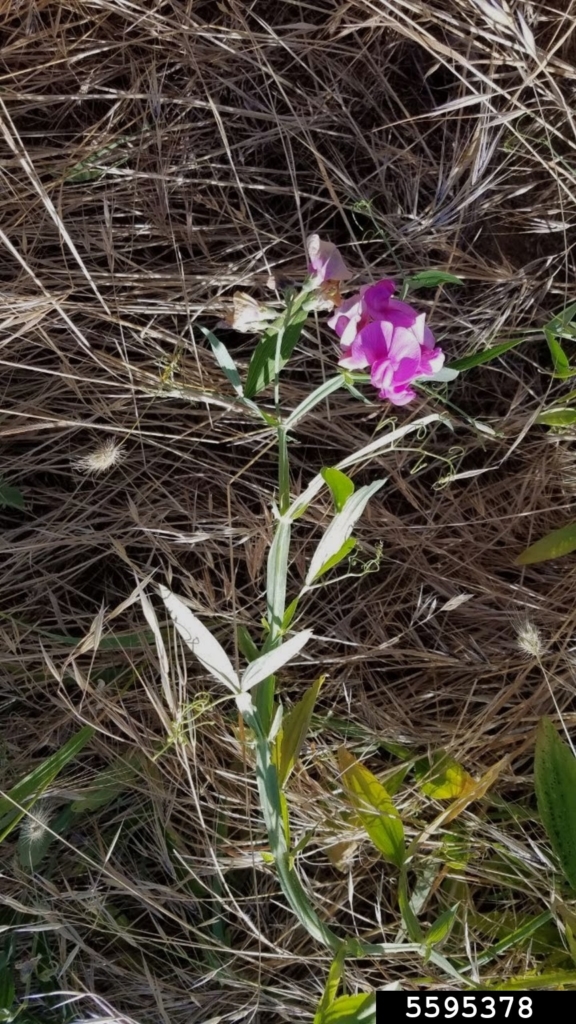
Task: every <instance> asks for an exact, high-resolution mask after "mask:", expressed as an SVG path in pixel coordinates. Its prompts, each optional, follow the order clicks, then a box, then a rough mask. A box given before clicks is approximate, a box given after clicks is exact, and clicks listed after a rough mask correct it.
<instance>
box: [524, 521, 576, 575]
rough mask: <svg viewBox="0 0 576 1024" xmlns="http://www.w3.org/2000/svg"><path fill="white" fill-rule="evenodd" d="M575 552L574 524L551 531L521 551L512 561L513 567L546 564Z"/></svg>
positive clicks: (575, 528) (575, 526) (575, 524)
mask: <svg viewBox="0 0 576 1024" xmlns="http://www.w3.org/2000/svg"><path fill="white" fill-rule="evenodd" d="M574 550H576V523H570V524H569V526H562V527H560V529H559V530H552V532H551V533H547V534H546V536H545V537H541V538H540V540H537V541H536V542H535V543H534V544H531V545H530V547H529V548H526V549H525V550H524V551H522V552H521V553H520V554H519V555H518V557H517V558H516V559H515V560H514V565H534V564H535V563H536V562H548V561H549V560H550V559H551V558H561V557H562V556H563V555H569V554H570V552H571V551H574Z"/></svg>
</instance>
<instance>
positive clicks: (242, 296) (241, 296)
mask: <svg viewBox="0 0 576 1024" xmlns="http://www.w3.org/2000/svg"><path fill="white" fill-rule="evenodd" d="M277 316H278V313H277V311H276V310H275V309H272V308H271V307H270V306H265V305H263V304H262V303H261V302H258V301H257V300H256V299H254V298H253V297H252V296H251V295H247V294H246V292H234V295H233V296H232V312H231V313H228V314H227V315H226V317H225V320H224V326H225V327H232V328H233V329H234V330H235V331H240V332H241V333H243V334H255V333H257V332H258V331H261V330H262V327H263V326H266V325H267V324H268V323H269V322H270V321H271V320H276V318H277Z"/></svg>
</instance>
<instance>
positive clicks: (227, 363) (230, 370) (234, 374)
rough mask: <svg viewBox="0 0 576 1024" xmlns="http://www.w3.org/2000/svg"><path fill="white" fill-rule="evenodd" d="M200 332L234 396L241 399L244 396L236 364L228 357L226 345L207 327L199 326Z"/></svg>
mask: <svg viewBox="0 0 576 1024" xmlns="http://www.w3.org/2000/svg"><path fill="white" fill-rule="evenodd" d="M200 330H201V331H202V334H203V335H204V337H205V338H206V339H207V341H209V342H210V347H211V349H212V351H213V353H214V356H215V358H216V362H217V363H218V366H219V367H220V369H221V370H222V372H223V373H224V375H225V376H226V377H227V379H228V380H229V381H230V384H231V385H232V387H233V388H234V391H235V392H236V394H237V395H239V396H240V398H242V397H243V396H244V389H243V387H242V381H241V379H240V374H239V373H238V367H237V366H236V363H235V362H234V360H233V359H232V356H231V355H230V353H229V351H228V349H227V348H226V345H225V344H224V343H223V342H222V341H220V338H217V337H216V335H215V334H213V333H212V331H209V330H208V328H207V327H202V326H201V327H200Z"/></svg>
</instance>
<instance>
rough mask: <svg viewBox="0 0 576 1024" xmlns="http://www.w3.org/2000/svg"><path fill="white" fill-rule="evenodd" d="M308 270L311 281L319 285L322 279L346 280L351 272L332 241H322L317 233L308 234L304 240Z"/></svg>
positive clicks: (350, 275)
mask: <svg viewBox="0 0 576 1024" xmlns="http://www.w3.org/2000/svg"><path fill="white" fill-rule="evenodd" d="M306 247H307V249H308V259H309V260H310V265H309V271H310V273H311V274H312V281H313V283H314V284H316V285H319V284H322V283H323V282H324V281H347V280H348V278H350V277H352V273H351V271H350V270H348V267H347V266H346V264H345V263H344V260H343V259H342V256H341V255H340V252H339V250H338V249H337V248H336V246H335V245H334V243H333V242H325V241H323V240H322V239H321V238H320V236H319V235H310V236H309V238H308V239H307V240H306Z"/></svg>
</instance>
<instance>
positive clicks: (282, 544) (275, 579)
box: [266, 516, 291, 638]
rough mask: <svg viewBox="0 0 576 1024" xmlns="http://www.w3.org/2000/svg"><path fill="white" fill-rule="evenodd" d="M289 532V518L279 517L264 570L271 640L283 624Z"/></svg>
mask: <svg viewBox="0 0 576 1024" xmlns="http://www.w3.org/2000/svg"><path fill="white" fill-rule="evenodd" d="M290 532H291V521H290V518H289V517H288V516H281V518H280V519H279V520H278V522H277V524H276V531H275V533H274V540H273V541H272V544H271V545H270V551H269V552H268V563H267V568H266V606H267V614H268V623H269V625H270V630H271V634H272V638H274V637H275V636H277V635H278V633H279V632H280V631H281V629H282V625H283V622H284V611H285V605H286V581H287V578H288V558H289V554H290Z"/></svg>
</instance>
